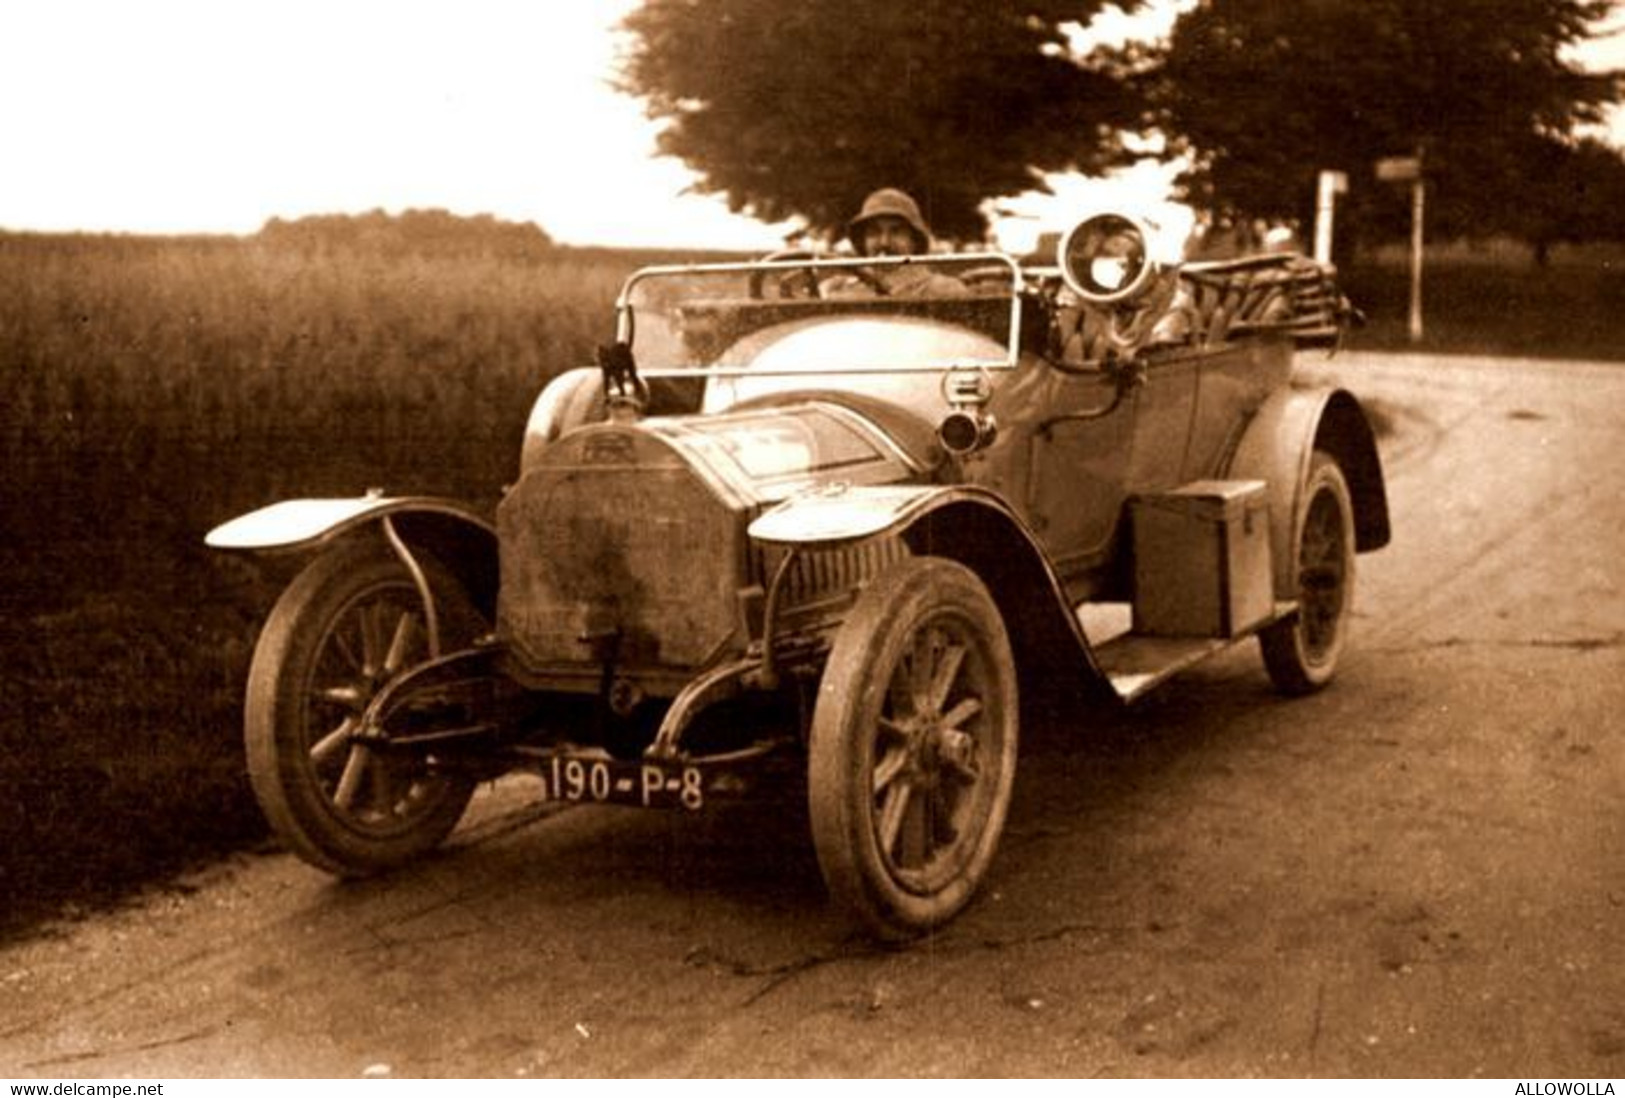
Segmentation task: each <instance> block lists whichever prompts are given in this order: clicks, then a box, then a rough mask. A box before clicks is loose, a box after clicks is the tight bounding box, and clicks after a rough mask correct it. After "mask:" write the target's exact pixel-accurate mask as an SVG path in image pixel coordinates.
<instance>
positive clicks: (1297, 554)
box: [1258, 450, 1355, 695]
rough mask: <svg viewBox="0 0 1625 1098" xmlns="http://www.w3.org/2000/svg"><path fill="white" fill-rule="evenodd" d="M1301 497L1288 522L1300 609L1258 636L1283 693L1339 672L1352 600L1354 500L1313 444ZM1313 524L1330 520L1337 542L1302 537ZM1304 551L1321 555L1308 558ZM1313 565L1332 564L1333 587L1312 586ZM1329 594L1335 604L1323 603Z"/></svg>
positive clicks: (1331, 461) (1311, 687)
mask: <svg viewBox="0 0 1625 1098" xmlns="http://www.w3.org/2000/svg"><path fill="white" fill-rule="evenodd" d="M1300 498H1301V499H1302V501H1303V504H1302V506H1301V508H1300V509H1299V513H1298V514H1297V515H1296V516H1295V517H1294V521H1293V527H1292V558H1293V561H1294V565H1293V569H1294V573H1293V575H1294V588H1295V594H1296V597H1297V599H1298V602H1299V611H1298V613H1295V614H1293V615H1292V616H1291V617H1289V618H1286V619H1284V620H1282V621H1280V622H1277V623H1276V624H1274V625H1272V626H1270V627H1269V628H1267V629H1265V630H1264V631H1263V632H1262V633H1260V634H1259V636H1258V644H1259V649H1260V651H1261V652H1262V654H1263V656H1264V668H1265V670H1267V671H1268V672H1269V676H1270V681H1271V682H1272V683H1273V684H1274V685H1275V688H1276V689H1277V690H1278V691H1280V692H1281V693H1283V694H1292V695H1301V694H1311V693H1313V692H1315V691H1317V690H1320V689H1322V688H1323V687H1325V686H1326V685H1327V684H1328V683H1330V682H1331V681H1332V678H1333V676H1335V675H1336V674H1337V665H1338V662H1339V660H1340V659H1341V658H1342V655H1343V649H1344V648H1345V646H1346V645H1347V643H1348V634H1349V617H1350V614H1351V612H1352V610H1353V606H1354V538H1355V534H1354V503H1353V498H1352V497H1351V496H1350V494H1349V487H1348V481H1347V480H1346V479H1344V476H1343V470H1342V469H1341V468H1340V467H1339V466H1338V464H1337V460H1336V459H1335V458H1333V457H1332V456H1331V455H1330V454H1328V453H1325V452H1324V451H1321V450H1316V451H1315V452H1314V454H1313V455H1312V456H1311V457H1310V460H1309V473H1308V475H1307V476H1306V477H1305V479H1304V485H1303V491H1302V493H1301V495H1300ZM1311 524H1315V525H1316V526H1317V527H1318V526H1320V525H1324V524H1330V527H1331V529H1330V532H1332V533H1333V534H1334V536H1335V542H1334V544H1332V545H1331V547H1330V548H1329V549H1323V547H1322V546H1320V545H1318V544H1314V543H1310V542H1308V541H1306V538H1305V534H1306V532H1308V530H1309V529H1310V526H1311ZM1306 553H1313V554H1317V555H1318V556H1320V557H1322V558H1323V559H1320V560H1317V561H1309V560H1307V559H1306ZM1311 565H1313V566H1314V567H1315V569H1316V570H1317V571H1319V572H1325V571H1326V570H1328V569H1329V570H1330V571H1331V572H1332V573H1333V576H1334V579H1335V586H1334V588H1332V589H1330V591H1329V592H1328V590H1327V589H1323V588H1318V587H1317V588H1312V587H1311V586H1310V584H1309V582H1308V580H1307V576H1308V570H1309V568H1310V566H1311ZM1328 600H1330V601H1331V602H1332V603H1333V605H1332V606H1326V605H1325V603H1326V602H1327V601H1328Z"/></svg>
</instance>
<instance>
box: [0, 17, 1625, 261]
mask: <svg viewBox="0 0 1625 1098" xmlns="http://www.w3.org/2000/svg"><path fill="white" fill-rule="evenodd" d="M637 2H638V0H525V2H522V0H455V2H451V0H443V2H434V3H431V2H425V0H398V2H396V3H387V4H386V3H372V2H361V0H4V2H0V228H6V229H26V230H42V231H116V232H141V233H178V232H225V233H251V232H253V231H255V230H256V229H258V228H259V227H260V226H261V225H262V224H263V223H264V222H265V221H266V219H267V218H270V217H273V216H277V217H283V218H293V217H300V216H305V215H309V214H319V213H361V212H365V211H367V210H371V209H377V208H382V209H385V210H388V211H390V212H398V211H400V210H404V209H410V208H419V209H446V210H450V211H451V212H453V213H458V214H465V215H473V214H480V213H489V214H494V215H495V216H497V217H500V218H503V219H506V220H511V221H534V222H535V223H537V224H538V225H540V226H541V227H542V228H543V229H545V230H546V231H547V232H548V233H550V234H551V235H552V236H553V237H554V238H556V239H558V240H560V241H563V242H566V243H572V244H612V245H645V246H707V247H714V248H729V249H746V250H748V249H766V248H771V247H774V246H777V245H778V244H779V243H781V242H782V240H783V237H784V234H785V231H786V229H787V228H788V227H786V226H776V227H775V226H765V225H762V224H760V223H758V222H755V221H751V220H749V219H747V218H742V217H738V216H735V215H733V214H730V213H729V212H728V210H727V209H726V206H725V205H724V204H723V202H722V201H721V200H720V199H717V198H714V197H706V196H700V195H697V194H693V193H686V192H688V190H689V188H690V185H691V184H692V182H693V178H694V177H693V175H692V174H691V173H690V172H689V171H688V170H687V169H686V168H685V167H683V165H682V164H681V163H679V162H677V161H674V160H670V159H668V158H662V157H657V156H655V155H654V151H655V133H656V125H655V123H653V122H651V121H649V120H648V119H646V118H645V117H644V115H643V109H642V104H641V103H640V102H639V101H638V100H635V99H633V98H631V97H629V96H625V95H622V94H620V93H618V92H616V91H615V90H614V89H613V88H612V87H611V85H610V79H611V77H612V75H613V71H614V62H615V56H616V49H617V41H616V36H615V35H614V34H613V33H612V28H613V27H614V26H615V25H616V24H617V23H618V22H619V20H620V19H621V17H622V16H623V15H624V14H625V13H626V12H627V11H629V10H630V9H631V8H633V7H635V6H636V5H637ZM793 2H803V0H793ZM1174 2H1176V0H1159V3H1160V6H1161V12H1160V13H1159V14H1158V15H1155V16H1153V21H1152V24H1151V25H1152V26H1153V27H1155V26H1156V25H1158V24H1161V25H1166V23H1167V20H1168V18H1169V17H1170V15H1171V6H1172V4H1173V3H1174ZM1125 30H1126V25H1124V24H1122V23H1115V24H1114V25H1113V26H1112V27H1111V28H1109V30H1108V35H1109V36H1120V35H1121V34H1122V33H1124V32H1125ZM1594 61H1595V63H1598V64H1611V65H1619V66H1625V34H1619V35H1615V36H1613V37H1612V38H1611V39H1609V40H1608V41H1607V43H1606V44H1605V47H1604V49H1602V50H1599V51H1597V56H1596V57H1595V58H1594ZM1622 130H1625V127H1622V126H1619V125H1616V127H1615V133H1616V136H1617V135H1619V134H1620V133H1621V132H1622ZM1167 174H1168V173H1167V172H1165V171H1157V170H1154V169H1150V168H1145V169H1142V170H1141V172H1140V173H1139V174H1137V175H1135V176H1132V177H1130V178H1129V179H1128V180H1125V181H1123V182H1120V183H1118V184H1117V185H1116V186H1115V188H1108V189H1107V190H1106V191H1104V192H1102V191H1101V190H1100V189H1099V188H1080V186H1079V185H1078V184H1077V183H1075V182H1067V181H1060V182H1059V187H1060V189H1061V190H1062V191H1063V192H1064V194H1063V197H1062V198H1061V199H1059V200H1055V199H1052V200H1047V201H1045V200H1038V199H1029V200H1027V201H1025V202H1017V203H1014V206H1015V208H1016V209H1017V210H1018V211H1019V212H1021V213H1022V214H1023V215H1024V216H1023V217H1022V218H1018V219H1017V225H1018V229H1017V232H1016V235H1017V236H1018V237H1019V236H1020V235H1021V229H1020V228H1019V226H1020V225H1028V226H1032V227H1033V228H1034V229H1036V227H1038V226H1039V225H1040V223H1042V222H1047V221H1049V220H1051V218H1052V211H1053V210H1054V209H1055V208H1056V207H1057V206H1058V205H1074V206H1075V205H1077V204H1078V203H1080V202H1082V201H1084V193H1085V190H1087V193H1088V196H1089V197H1088V200H1089V201H1090V202H1091V203H1093V204H1113V203H1117V204H1127V205H1136V204H1137V205H1140V206H1144V207H1147V209H1145V210H1138V211H1135V212H1147V213H1153V214H1154V213H1155V211H1156V210H1158V209H1163V207H1162V206H1161V205H1160V204H1159V203H1158V202H1157V201H1156V200H1158V199H1160V198H1161V197H1162V194H1163V192H1164V189H1165V187H1166V179H1167ZM1016 246H1019V244H1017V245H1016Z"/></svg>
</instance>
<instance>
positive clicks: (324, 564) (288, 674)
mask: <svg viewBox="0 0 1625 1098" xmlns="http://www.w3.org/2000/svg"><path fill="white" fill-rule="evenodd" d="M423 563H424V571H425V573H426V574H427V576H428V579H429V583H430V586H431V587H432V589H433V590H434V592H435V597H436V607H437V610H438V616H439V623H440V632H441V649H442V651H443V652H450V651H455V650H456V649H458V648H462V647H466V646H467V645H468V643H469V642H470V641H472V640H473V639H474V637H476V636H477V635H478V634H479V633H480V632H482V631H483V623H482V622H481V619H480V616H479V614H478V613H477V612H476V611H475V610H474V608H473V606H472V605H471V604H470V602H469V601H468V599H467V597H466V596H465V595H464V593H463V591H462V589H461V588H460V587H459V586H458V585H457V583H456V582H455V581H454V580H453V579H451V577H450V576H449V575H448V574H447V573H446V572H445V570H444V569H443V568H441V567H438V566H436V565H435V564H434V563H433V562H432V561H425V562H423ZM428 656H429V645H428V638H427V631H426V628H425V614H424V610H423V603H422V600H421V599H420V598H419V596H418V592H417V588H416V587H415V586H414V585H413V583H412V578H411V575H410V573H408V572H407V570H406V568H405V566H404V565H402V563H401V562H400V561H399V560H398V559H397V558H396V557H395V556H394V555H393V554H391V553H390V552H389V551H388V549H386V548H385V547H383V546H381V545H372V544H360V543H357V544H352V545H348V546H343V547H340V548H338V549H335V550H333V551H330V552H328V553H324V554H323V555H322V556H320V557H318V558H316V560H314V561H312V562H311V564H310V565H309V566H308V567H307V568H306V569H305V570H304V571H303V572H301V573H300V574H299V575H298V576H297V577H296V578H295V579H294V581H293V583H292V584H290V585H289V587H288V589H287V590H286V591H285V592H283V594H282V597H281V599H279V600H278V602H277V604H276V606H275V608H274V609H273V610H272V611H271V616H270V618H269V619H268V620H267V622H266V624H265V629H264V632H263V633H262V634H261V635H260V640H259V643H258V645H257V646H256V648H255V650H254V660H253V663H252V665H251V667H250V669H249V677H248V696H247V699H246V701H245V704H244V733H245V739H246V743H247V751H248V773H249V778H250V780H251V781H252V783H253V786H254V793H255V795H256V797H258V799H259V802H260V807H261V808H262V809H263V810H264V812H265V815H266V818H267V819H268V820H269V821H270V823H271V827H272V829H273V830H274V831H275V832H276V835H277V837H278V838H280V839H281V840H282V841H283V842H284V843H285V844H286V845H287V846H288V847H289V848H290V849H291V850H293V851H294V853H296V854H298V855H299V856H300V857H301V858H303V859H304V860H305V861H307V862H310V863H311V864H312V865H315V866H318V867H319V868H322V869H325V870H327V871H329V872H332V873H337V874H340V875H343V876H362V875H365V874H369V873H376V872H379V871H381V870H384V869H388V868H390V867H392V866H396V865H399V864H401V863H402V862H405V861H408V860H409V859H411V858H413V857H416V856H417V855H419V854H422V853H424V852H426V851H428V850H431V849H433V848H434V847H435V846H437V845H438V844H439V843H440V842H441V841H442V840H443V839H445V837H446V836H447V835H448V834H449V833H450V832H451V829H452V828H453V827H455V826H456V825H457V821H458V819H459V818H460V817H461V816H462V814H463V809H464V808H465V807H467V805H468V799H469V796H470V795H471V794H472V792H473V788H474V783H473V781H472V780H471V779H469V778H467V777H465V776H462V775H459V774H456V773H451V772H447V771H444V770H441V769H439V768H438V767H437V766H436V765H435V763H434V761H433V760H432V759H431V758H430V757H429V756H427V755H426V754H422V753H413V752H406V751H391V750H389V749H387V748H382V747H376V746H372V745H369V744H367V743H365V742H363V741H362V740H360V739H358V738H357V733H358V732H359V731H360V729H361V717H362V714H363V713H364V712H365V710H366V708H367V704H368V703H369V702H370V701H371V700H372V699H373V698H374V697H375V696H376V695H377V693H378V691H379V690H380V689H381V688H382V687H383V686H384V685H385V684H386V683H388V682H389V681H390V680H391V679H393V678H394V677H396V676H397V675H399V674H400V673H401V672H402V671H404V670H406V669H407V668H410V667H412V666H413V665H415V664H417V663H420V662H422V661H423V660H425V659H427V658H428Z"/></svg>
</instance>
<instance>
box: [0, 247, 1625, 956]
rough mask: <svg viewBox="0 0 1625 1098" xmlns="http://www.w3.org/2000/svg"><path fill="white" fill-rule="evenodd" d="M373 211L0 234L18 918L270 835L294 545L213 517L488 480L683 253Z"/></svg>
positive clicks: (1397, 334) (1435, 318) (1458, 275)
mask: <svg viewBox="0 0 1625 1098" xmlns="http://www.w3.org/2000/svg"><path fill="white" fill-rule="evenodd" d="M374 228H377V226H374ZM486 228H489V226H486ZM365 235H366V234H362V238H356V237H355V235H354V234H352V235H351V236H348V237H344V238H342V239H340V240H339V241H337V242H336V243H335V242H333V241H331V240H328V239H326V238H324V237H322V236H321V235H320V234H316V235H314V236H312V235H311V234H300V233H291V232H282V233H271V232H267V233H263V234H261V235H260V236H259V237H255V238H246V239H244V238H164V239H154V238H127V237H92V236H37V235H7V234H0V391H3V392H4V394H5V398H4V400H3V401H0V469H3V470H4V472H3V474H0V791H3V793H0V934H3V933H5V932H6V930H7V929H8V928H11V929H15V928H17V927H20V926H22V925H25V923H26V921H27V920H28V919H30V918H32V917H34V916H35V915H37V914H39V913H41V912H43V911H49V910H54V909H56V908H57V907H58V905H60V904H61V903H62V902H64V901H70V902H72V903H74V904H83V903H85V902H88V901H94V900H96V899H98V898H103V897H107V896H110V895H115V894H117V893H119V892H120V891H121V890H123V889H126V888H128V887H130V886H131V885H132V884H135V883H139V882H142V881H146V880H150V879H152V878H154V877H155V876H161V875H162V874H163V873H164V872H166V871H168V870H169V869H172V868H175V867H178V866H180V865H183V864H185V863H186V862H187V861H188V860H189V859H193V858H196V857H198V856H200V855H202V854H206V853H208V852H212V851H219V850H223V849H229V848H235V847H241V846H243V845H245V844H251V843H253V842H255V841H256V840H257V839H258V838H259V837H260V836H261V835H262V834H263V824H262V823H261V821H260V819H259V816H258V813H257V811H256V810H255V808H254V806H253V802H252V799H251V797H250V795H249V793H248V789H247V782H246V777H245V774H244V769H243V762H242V752H241V747H240V733H239V723H240V709H239V707H240V699H241V691H242V686H243V682H244V678H245V675H246V671H247V665H248V658H249V653H250V651H251V647H252V644H253V640H254V637H255V634H256V631H257V629H258V625H259V622H260V621H261V620H262V618H263V616H264V614H265V612H266V611H267V610H268V608H269V606H270V603H271V601H272V600H273V599H274V598H275V596H276V593H277V591H278V589H279V587H280V585H281V584H282V583H283V582H285V580H286V579H287V578H288V576H289V573H290V570H291V568H292V567H293V565H291V564H289V563H286V562H277V561H269V562H264V561H257V560H253V559H243V558H236V557H230V556H223V555H219V554H212V553H209V552H206V551H205V550H204V549H203V547H202V537H203V534H204V532H205V531H206V530H207V529H208V528H209V527H210V526H212V525H214V524H215V523H218V522H220V521H222V520H224V519H226V518H228V517H230V516H232V515H234V514H237V513H239V512H242V511H245V510H248V509H251V508H253V507H256V506H259V505H261V504H263V503H266V502H270V501H273V500H276V499H280V498H285V497H288V496H297V495H323V494H353V493H357V492H360V491H362V490H364V489H366V488H368V487H373V486H380V487H384V488H386V489H388V490H389V491H392V492H426V493H444V494H449V495H453V496H457V497H460V498H464V499H469V500H473V501H475V502H480V503H494V502H495V499H496V496H497V493H498V491H499V489H500V486H501V485H502V484H503V483H504V481H505V480H506V479H509V478H511V477H512V475H513V472H514V469H515V466H516V462H517V457H518V446H519V441H520V436H521V432H522V429H523V425H524V421H525V417H526V415H527V413H528V411H529V407H530V403H531V401H532V399H533V398H534V396H535V394H536V393H537V392H538V391H539V390H540V388H541V386H542V385H543V384H544V383H545V382H546V381H547V379H548V378H550V377H552V376H553V375H554V374H555V373H557V372H559V371H560V370H562V369H565V368H568V367H571V366H576V365H581V364H584V363H586V362H588V361H590V358H591V354H592V348H593V346H594V345H595V344H596V343H598V342H601V341H603V340H605V339H607V338H608V337H609V336H610V334H611V323H612V317H611V304H612V302H613V299H614V295H615V292H616V290H617V288H618V287H619V284H620V282H621V280H622V278H624V276H625V275H626V274H627V273H628V272H629V271H631V270H632V269H633V268H635V267H636V266H638V265H639V264H641V263H644V262H650V261H655V260H667V259H672V258H676V257H673V256H669V255H653V254H639V253H629V252H610V251H594V250H580V249H567V248H555V247H550V246H546V244H545V241H543V242H541V243H537V242H534V241H533V242H529V243H526V244H525V246H523V247H512V246H507V245H508V244H511V243H512V241H508V242H506V243H505V244H503V246H495V245H494V244H493V242H492V240H491V239H490V234H489V233H486V234H484V235H481V236H479V237H478V239H477V240H476V241H475V242H474V243H473V244H472V245H470V244H468V241H467V240H465V241H463V242H462V243H461V244H459V245H458V246H455V247H448V246H446V239H439V241H438V243H435V244H434V246H431V247H400V246H395V245H398V244H399V241H394V242H393V244H392V245H391V246H388V247H381V246H378V242H377V241H371V242H369V240H368V239H365ZM443 235H444V234H442V236H443ZM386 242H387V241H386ZM497 243H502V242H501V241H498V242H497ZM464 245H467V246H464ZM696 258H704V257H696ZM1570 258H1571V259H1572V257H1570ZM1618 270H1619V268H1618V264H1617V262H1616V261H1615V260H1614V259H1613V258H1610V257H1605V258H1603V259H1601V260H1593V261H1588V262H1579V263H1576V262H1568V263H1567V264H1564V263H1561V262H1560V263H1558V264H1554V266H1553V268H1552V269H1550V270H1548V271H1546V272H1539V271H1537V270H1536V269H1534V268H1533V267H1531V266H1530V265H1528V264H1527V263H1524V264H1512V265H1510V266H1509V265H1507V264H1501V263H1490V264H1486V263H1480V262H1457V263H1446V264H1440V265H1436V266H1435V268H1434V269H1433V272H1432V275H1431V278H1432V282H1431V283H1430V286H1431V296H1430V299H1429V301H1430V311H1429V317H1430V338H1429V342H1428V344H1427V345H1426V347H1425V349H1434V350H1478V351H1491V352H1503V353H1536V354H1575V355H1583V356H1585V357H1605V358H1620V357H1625V356H1622V353H1621V351H1620V349H1619V348H1618V347H1617V346H1614V344H1615V343H1616V342H1617V335H1618V330H1619V323H1618V320H1617V317H1618V316H1619V315H1620V307H1621V305H1625V296H1622V293H1621V281H1620V279H1619V277H1618ZM1347 281H1348V283H1349V285H1350V288H1351V290H1352V292H1353V294H1354V296H1355V297H1356V299H1357V300H1358V301H1360V303H1362V304H1363V305H1364V306H1365V307H1366V308H1367V311H1368V312H1369V313H1370V314H1371V317H1372V323H1371V325H1370V326H1369V327H1368V328H1367V329H1366V330H1365V331H1364V332H1363V333H1361V334H1360V335H1358V336H1357V337H1356V344H1357V345H1363V346H1377V347H1381V346H1404V345H1406V344H1405V339H1404V335H1403V333H1404V308H1405V304H1404V303H1405V300H1406V297H1405V281H1404V268H1403V264H1402V263H1395V262H1393V261H1392V259H1391V258H1389V259H1383V260H1381V261H1379V262H1376V263H1373V264H1372V265H1371V266H1370V267H1369V268H1362V269H1360V270H1356V271H1354V272H1351V273H1350V277H1349V279H1348V280H1347Z"/></svg>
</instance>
